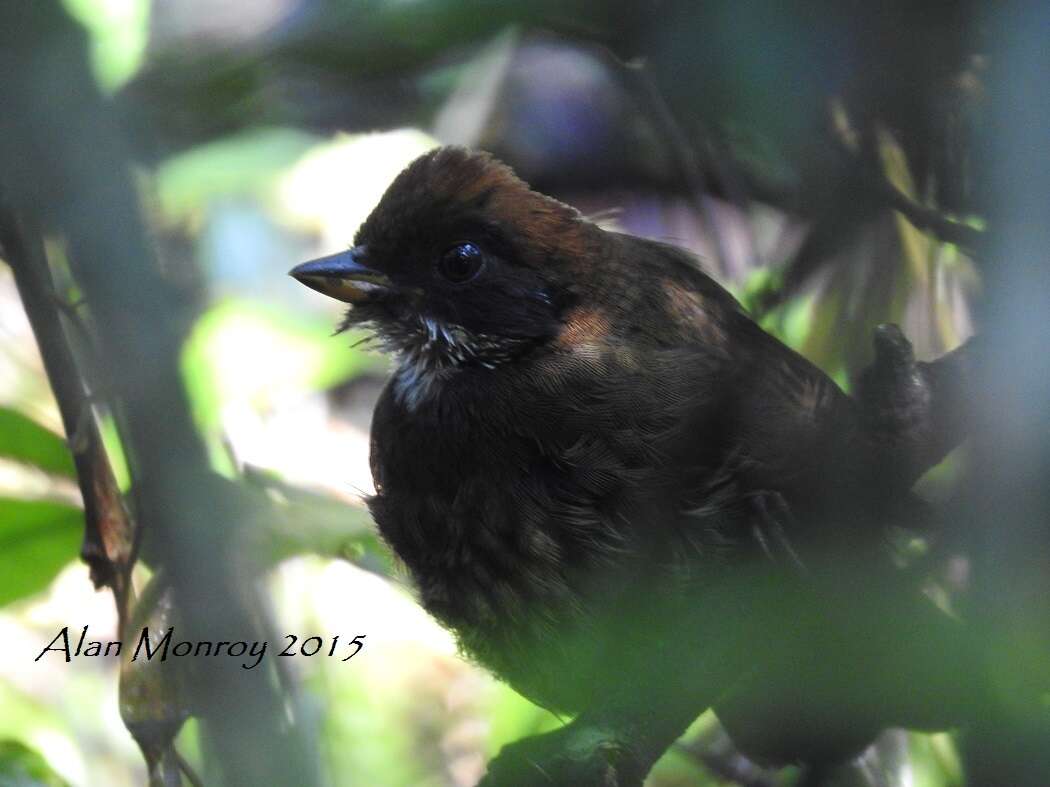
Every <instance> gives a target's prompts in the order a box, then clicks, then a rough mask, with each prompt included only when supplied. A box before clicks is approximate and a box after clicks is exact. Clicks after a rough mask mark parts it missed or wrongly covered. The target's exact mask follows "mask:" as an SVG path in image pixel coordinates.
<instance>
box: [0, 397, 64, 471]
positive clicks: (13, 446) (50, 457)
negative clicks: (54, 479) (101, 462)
mask: <svg viewBox="0 0 1050 787" xmlns="http://www.w3.org/2000/svg"><path fill="white" fill-rule="evenodd" d="M0 457H5V458H7V459H14V460H16V461H19V462H25V463H26V464H27V465H33V466H34V467H39V468H40V469H41V470H44V471H46V472H48V473H54V474H55V475H63V476H66V477H68V478H76V477H77V471H76V468H75V467H74V466H73V456H72V454H71V453H70V451H69V446H67V445H66V441H65V440H64V439H62V437H61V436H60V435H57V434H55V433H54V432H52V431H51V430H50V429H45V428H44V427H43V426H41V425H40V424H38V423H37V422H36V421H34V420H33V419H31V418H29V417H27V416H25V415H23V414H22V413H20V412H18V411H17V410H11V409H9V408H7V407H0Z"/></svg>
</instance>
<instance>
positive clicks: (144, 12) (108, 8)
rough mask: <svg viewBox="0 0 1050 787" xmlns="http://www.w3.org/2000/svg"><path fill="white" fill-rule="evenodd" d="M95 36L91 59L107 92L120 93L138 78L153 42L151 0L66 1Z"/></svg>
mask: <svg viewBox="0 0 1050 787" xmlns="http://www.w3.org/2000/svg"><path fill="white" fill-rule="evenodd" d="M64 3H65V6H66V9H67V10H68V11H69V13H70V14H71V15H72V16H73V17H75V18H76V19H77V20H79V21H80V23H81V24H83V25H84V27H86V28H87V30H88V32H89V33H90V35H91V59H92V61H93V65H94V68H95V76H96V77H97V78H98V81H99V84H100V85H101V86H102V88H103V89H105V90H108V91H113V90H116V89H117V88H119V87H121V86H122V85H123V84H124V83H125V82H127V81H128V80H129V79H131V77H132V76H134V74H135V72H136V71H138V68H139V66H140V65H142V60H143V58H144V56H145V54H146V44H147V42H148V40H149V12H150V0H64Z"/></svg>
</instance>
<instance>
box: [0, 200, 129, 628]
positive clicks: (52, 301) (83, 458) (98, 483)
mask: <svg viewBox="0 0 1050 787" xmlns="http://www.w3.org/2000/svg"><path fill="white" fill-rule="evenodd" d="M26 224H27V223H26V222H19V221H18V219H17V218H16V216H15V214H14V213H13V212H11V211H9V210H4V209H3V206H2V205H0V246H2V247H3V254H4V257H5V259H6V260H7V262H8V264H10V266H11V268H12V270H13V271H14V275H15V284H16V286H17V287H18V295H19V297H20V298H21V300H22V304H23V306H24V307H25V311H26V315H27V317H28V318H29V324H30V326H31V327H32V329H33V335H34V336H35V337H36V342H37V346H38V347H39V349H40V355H41V358H42V359H43V361H44V369H45V371H46V372H47V376H48V380H49V381H50V383H51V388H52V391H53V392H54V395H55V400H56V401H57V403H58V409H59V413H60V414H61V416H62V425H63V427H64V428H65V432H66V439H67V441H68V443H69V446H70V449H71V451H72V454H73V463H74V465H75V467H76V471H77V483H78V485H79V486H80V494H81V497H82V498H83V501H84V542H83V546H82V547H81V550H80V556H81V557H82V558H83V560H84V562H86V563H87V564H88V565H89V566H90V567H91V579H92V581H93V582H94V583H95V587H102V586H103V585H106V586H108V587H110V588H111V589H112V591H113V595H114V598H115V600H116V604H117V613H118V616H119V619H120V622H121V627H123V623H124V621H125V620H126V617H127V592H128V588H129V578H130V572H131V566H132V565H133V563H134V560H133V552H134V529H133V526H132V523H131V520H130V518H129V517H128V513H127V511H126V509H125V508H124V501H123V498H122V497H121V494H120V490H119V489H118V488H117V483H116V479H115V478H114V476H113V470H112V468H111V467H110V464H109V459H108V457H107V456H106V452H105V448H104V446H103V443H102V436H101V434H100V433H99V430H98V424H97V422H96V421H95V418H94V415H93V413H92V408H91V402H90V401H89V399H88V396H87V394H86V392H85V390H84V386H83V384H82V382H81V376H80V374H79V373H78V370H77V363H76V360H75V358H74V356H73V352H72V350H71V349H70V346H69V342H68V340H67V337H66V334H65V332H64V331H63V329H62V321H61V319H60V316H59V302H58V295H57V294H56V293H55V290H54V285H53V283H52V281H51V274H50V271H49V270H48V266H47V258H46V256H45V253H44V246H43V241H42V239H41V238H40V236H39V234H36V233H33V232H32V231H30V230H29V229H28V227H27V226H26Z"/></svg>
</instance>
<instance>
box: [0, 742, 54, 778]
mask: <svg viewBox="0 0 1050 787" xmlns="http://www.w3.org/2000/svg"><path fill="white" fill-rule="evenodd" d="M0 784H2V785H4V787H64V785H65V784H66V782H65V781H64V780H63V779H62V778H61V777H60V776H59V775H58V774H57V773H55V772H54V771H53V770H51V767H50V766H49V765H48V764H47V761H46V760H45V759H44V758H43V757H41V756H40V754H39V753H37V752H35V751H33V749H30V748H29V747H28V746H26V745H25V744H23V743H21V742H20V741H14V740H0Z"/></svg>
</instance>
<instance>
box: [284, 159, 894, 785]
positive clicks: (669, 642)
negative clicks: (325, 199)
mask: <svg viewBox="0 0 1050 787" xmlns="http://www.w3.org/2000/svg"><path fill="white" fill-rule="evenodd" d="M291 273H292V275H293V276H294V277H295V278H296V279H298V280H299V281H301V282H302V283H303V284H306V285H307V286H309V287H312V288H314V289H316V290H318V291H319V292H322V293H324V294H326V295H329V296H332V297H334V298H338V299H340V300H342V301H346V302H347V303H349V304H350V309H349V311H348V313H347V315H346V318H345V320H344V322H343V324H342V328H344V329H348V328H364V329H365V330H367V331H369V332H371V334H372V335H373V336H374V338H375V340H376V341H377V342H378V345H379V347H381V348H382V349H383V350H385V351H386V352H389V353H391V354H393V355H394V356H395V358H396V360H397V368H396V371H395V372H394V374H393V376H392V378H391V379H390V381H389V384H388V385H387V386H386V389H385V390H384V392H383V394H382V396H381V397H380V400H379V402H378V404H377V405H376V410H375V415H374V420H373V425H372V451H371V465H372V473H373V476H374V479H375V488H376V494H375V496H374V497H372V498H371V499H370V501H369V506H370V509H371V512H372V514H373V516H374V518H375V521H376V523H377V524H378V527H379V530H380V532H381V533H382V535H383V537H384V538H385V539H386V541H387V542H388V543H389V545H390V547H391V548H392V549H393V551H394V552H395V553H396V554H397V556H398V557H399V558H400V559H401V560H402V561H403V562H404V564H405V566H406V567H407V568H408V570H409V572H410V573H411V576H412V579H413V580H414V582H415V584H416V586H417V587H418V590H419V594H420V598H421V601H422V604H423V606H424V607H425V608H426V609H427V610H428V611H429V612H430V613H431V614H432V615H433V616H434V617H436V618H437V619H438V620H439V621H440V622H441V623H443V624H444V625H445V626H447V627H448V628H450V629H451V630H452V631H453V632H455V634H456V636H457V637H458V639H459V642H460V644H461V647H462V649H463V651H464V652H465V654H467V655H468V656H469V657H470V658H472V659H475V660H477V661H478V662H480V663H481V664H483V665H485V666H486V667H488V668H489V669H491V670H492V671H493V672H495V673H496V674H497V675H499V676H500V677H502V678H503V679H505V680H506V681H508V682H509V683H510V684H511V685H512V686H513V687H514V688H516V689H517V690H518V691H520V692H521V693H522V694H524V695H525V696H526V697H529V698H530V699H532V700H534V701H535V702H537V703H539V704H540V705H543V706H545V707H548V708H551V709H553V710H555V711H557V712H561V713H566V714H571V715H574V716H577V727H576V728H575V729H576V730H577V732H579V731H581V730H582V729H583V727H582V726H580V725H581V724H582V722H580V721H579V720H580V719H582V718H586V719H589V720H590V721H592V722H593V726H592V727H591V728H589V729H601V730H606V731H608V734H609V737H610V741H612V742H611V743H610V742H609V741H599V743H600V744H601V745H595V746H590V744H589V743H588V741H589V740H590V739H588V738H587V737H586V735H584V734H583V733H582V732H580V734H579V735H578V736H577V737H576V738H572V739H570V738H568V737H563V738H561V739H556V738H551V739H546V740H542V739H541V740H540V741H539V742H538V743H535V744H532V745H531V747H530V745H526V746H525V748H522V749H519V750H517V751H516V754H517V755H519V756H518V757H517V760H516V762H517V763H518V764H519V765H520V766H521V767H522V768H523V770H522V771H521V772H520V773H519V772H517V771H514V767H517V766H514V765H507V766H506V767H507V768H508V769H509V770H505V771H503V772H502V774H503V775H502V776H499V777H496V778H495V781H498V782H499V783H507V784H511V783H514V784H517V783H533V782H535V783H540V784H545V783H554V782H555V781H556V780H557V779H561V781H560V782H558V783H565V784H570V783H579V784H584V783H585V782H588V783H589V782H590V781H593V782H594V783H602V784H605V783H610V784H612V783H616V779H619V783H621V784H625V783H630V782H631V781H632V780H635V781H636V780H638V779H640V778H641V776H642V775H644V772H645V771H646V770H647V768H648V766H650V765H651V764H652V761H653V760H654V759H655V758H656V757H658V756H659V754H660V752H662V751H663V749H664V748H666V746H667V745H669V744H670V743H671V742H672V741H673V740H674V738H675V737H677V735H678V734H680V732H681V731H682V729H683V728H684V727H685V726H686V725H688V723H689V722H690V721H691V720H692V719H693V718H694V717H695V716H696V715H698V714H699V713H700V712H702V711H703V710H704V709H705V708H707V707H709V706H711V705H716V706H719V711H720V713H723V715H724V716H725V718H726V719H732V718H735V717H741V718H744V721H743V722H738V723H734V724H729V725H728V726H729V728H730V732H731V733H733V734H734V736H735V737H737V738H738V743H740V742H743V743H745V744H746V746H745V749H746V751H747V752H748V753H751V754H755V755H758V756H762V757H765V758H767V759H796V760H797V759H806V758H810V759H813V758H818V759H819V758H823V759H829V758H830V759H834V758H836V757H847V756H850V755H852V754H854V753H856V751H857V750H859V749H860V748H863V746H864V745H866V743H867V742H868V741H869V740H870V738H871V737H872V736H873V735H874V734H875V733H877V731H878V729H879V728H880V726H884V725H883V721H884V720H883V719H882V718H881V717H879V718H875V717H873V718H872V719H871V720H870V723H867V722H865V723H863V724H861V729H860V730H850V731H848V732H847V731H844V730H842V729H840V727H841V724H840V722H841V719H840V718H838V717H837V716H836V714H835V713H832V714H831V715H830V716H829V718H828V721H827V722H826V723H821V722H820V720H819V719H817V720H816V721H814V720H813V717H814V715H816V716H817V717H819V716H820V711H821V709H820V708H819V707H818V708H809V707H806V708H803V705H804V704H805V698H799V697H796V696H794V694H793V695H792V697H790V698H786V697H785V696H784V692H782V691H781V692H780V693H779V694H777V702H778V703H780V706H779V707H777V708H774V709H770V708H761V707H760V706H761V705H762V698H763V697H765V696H767V695H769V694H770V691H769V690H768V688H762V689H760V690H755V691H751V690H750V689H749V688H748V687H749V685H750V683H749V682H750V681H753V680H754V679H755V676H756V675H763V674H766V673H769V674H771V675H772V674H774V673H775V675H776V679H777V680H786V681H788V682H789V683H790V682H792V681H795V680H796V679H797V676H796V673H795V672H793V670H794V666H793V663H792V662H791V659H792V658H796V657H797V658H800V659H801V658H803V657H802V656H800V655H799V654H800V653H803V650H802V649H801V648H802V646H801V645H798V648H800V649H797V650H793V648H795V647H796V645H797V643H795V640H796V639H798V640H803V639H806V638H807V637H803V636H802V635H801V634H799V635H798V636H797V637H796V636H795V635H796V634H797V633H798V632H801V631H803V630H808V629H807V627H810V628H812V629H814V630H817V629H822V627H823V625H824V624H823V623H822V622H821V621H824V620H826V619H827V618H826V617H825V618H819V619H818V618H812V619H810V618H808V617H807V615H808V614H809V613H806V614H798V615H796V614H795V612H794V611H793V610H794V609H795V608H796V607H798V606H799V605H803V606H806V608H807V609H812V608H815V607H820V604H817V605H815V607H814V605H813V604H809V603H808V602H807V601H805V600H804V599H806V598H808V596H807V595H806V594H808V593H811V590H810V589H809V588H811V587H816V586H821V583H820V581H814V580H811V577H812V576H813V575H814V574H819V573H822V570H821V569H819V568H818V567H819V566H821V565H823V564H824V563H826V562H828V561H825V560H824V556H825V555H838V554H840V553H841V550H843V549H845V550H846V553H847V554H851V555H853V556H854V557H855V561H854V562H853V563H850V562H849V561H841V560H837V559H836V561H834V565H837V566H839V570H838V574H837V575H836V577H837V578H836V580H835V581H836V582H841V583H842V586H847V585H848V584H849V581H848V578H847V579H846V580H843V578H842V576H841V575H849V574H850V573H851V570H852V569H851V568H845V567H844V566H847V565H848V566H851V567H852V566H854V565H861V566H867V565H868V564H873V563H878V562H879V561H880V560H881V559H882V558H881V556H880V555H881V553H880V552H879V547H878V545H879V543H880V539H881V535H880V532H879V527H878V526H877V524H876V522H877V519H878V516H879V515H880V513H882V512H884V510H885V508H886V503H885V499H886V497H887V492H886V486H887V484H873V483H871V482H872V479H873V478H875V477H880V476H881V475H883V471H882V469H881V468H880V466H879V464H880V463H883V462H884V461H885V456H884V452H883V454H880V452H879V450H872V449H870V447H869V444H870V442H871V441H870V440H869V439H868V436H867V433H866V431H865V430H866V428H867V427H866V426H865V423H866V420H865V418H864V417H863V416H862V413H861V411H860V407H859V406H858V404H857V403H856V402H855V401H854V400H853V399H851V398H850V397H848V396H847V395H846V394H844V393H843V392H842V391H841V390H840V389H839V388H838V386H836V385H835V384H834V383H833V382H832V381H831V380H830V379H829V378H828V377H827V376H826V375H825V374H824V373H823V372H821V371H820V370H819V369H817V368H816V367H815V366H813V364H811V363H810V362H809V361H807V360H806V359H805V358H803V357H801V356H800V355H798V354H797V353H795V352H793V351H792V350H790V349H789V348H787V347H786V346H785V345H783V344H782V343H780V342H779V341H778V340H776V339H775V338H773V337H772V336H770V335H769V334H767V333H765V332H764V331H763V330H761V329H760V328H759V327H758V326H757V325H756V324H755V323H754V322H753V321H752V320H751V319H750V318H749V317H748V315H747V314H746V313H745V312H744V311H743V309H742V308H741V306H740V305H739V304H738V303H737V301H736V300H735V299H734V298H733V297H732V296H731V295H730V294H729V293H728V292H727V291H726V290H725V289H723V288H722V287H721V286H719V285H718V284H717V283H716V282H715V281H714V280H712V279H711V278H710V277H708V276H707V275H705V274H704V273H703V272H702V271H701V269H700V267H699V265H698V263H697V261H696V260H695V259H694V258H693V257H692V256H691V255H690V254H688V253H687V252H685V251H683V250H681V249H678V248H676V247H674V246H670V245H667V244H664V243H658V242H655V241H651V240H645V239H642V238H637V237H633V236H630V235H625V234H620V233H616V232H610V231H607V230H604V229H602V228H600V227H598V226H597V225H595V224H593V223H591V222H589V221H587V220H586V219H585V218H583V217H582V216H581V215H580V214H579V213H578V212H577V211H576V210H574V209H573V208H571V207H569V206H568V205H565V204H563V203H561V202H558V201H557V200H554V199H552V198H550V197H547V196H544V195H542V194H539V193H536V192H534V191H532V190H530V189H529V187H528V186H527V185H526V184H525V183H524V182H522V181H521V180H519V179H518V178H517V177H516V176H515V175H514V174H513V172H512V171H511V170H510V169H509V168H507V167H506V166H504V165H503V164H501V163H499V162H498V161H496V160H494V159H492V158H491V157H489V156H488V155H485V154H478V153H472V152H469V151H467V150H464V149H460V148H441V149H438V150H435V151H433V152H431V153H428V154H426V155H424V156H422V157H421V158H419V159H417V160H416V161H415V162H414V163H412V164H411V165H410V166H409V167H408V168H407V169H405V170H404V171H403V172H402V173H401V174H400V175H399V176H398V177H397V179H396V180H395V181H394V182H393V184H392V185H391V186H390V187H389V189H388V190H387V191H386V193H385V195H384V196H383V198H382V200H381V201H380V203H379V205H378V206H377V207H376V208H375V210H374V211H373V213H372V214H371V216H370V217H369V218H368V220H367V221H366V222H365V223H364V224H363V225H362V226H361V228H360V230H359V231H358V233H357V236H356V237H355V239H354V246H353V248H351V249H350V250H349V251H345V252H342V253H339V254H335V255H332V256H330V257H326V258H323V259H320V260H316V261H313V262H308V263H305V264H303V265H300V266H298V267H296V268H295V269H294V270H293V271H292V272H291ZM891 475H892V474H891ZM913 480H914V479H911V480H910V481H908V482H907V483H908V484H910V482H911V481H913ZM871 489H878V490H879V491H878V494H877V495H876V494H874V493H873V492H871V491H870V490H871ZM901 491H903V492H904V493H906V492H907V490H906V489H904V490H901ZM887 562H888V561H887ZM832 573H835V572H832ZM767 577H777V579H776V580H775V581H773V580H769V581H767V579H766V578H767ZM785 577H786V578H788V579H786V580H784V579H783V578H785ZM785 582H786V583H787V584H785ZM788 587H790V588H792V590H790V591H788V590H787V589H786V588H788ZM792 594H794V595H792ZM818 596H819V594H818ZM825 611H826V610H825ZM813 614H816V613H813ZM827 614H828V615H830V616H831V617H834V616H835V614H836V613H835V612H828V613H827ZM803 620H805V622H800V621H803ZM785 621H786V622H785ZM796 624H797V625H796ZM772 625H779V630H780V632H781V634H784V636H783V637H782V638H781V639H780V640H778V639H777V638H776V637H777V636H779V635H773V634H772V633H770V632H771V628H770V626H772ZM847 628H848V626H847ZM785 632H786V634H785ZM876 636H877V635H876ZM843 637H845V638H850V637H853V634H849V635H847V634H843ZM828 639H829V642H825V643H823V644H822V645H821V647H822V648H824V649H825V651H827V650H828V649H830V648H833V647H834V645H833V644H830V640H831V639H833V638H831V637H828ZM851 642H853V643H854V644H851V645H850V647H856V648H862V647H866V644H865V645H863V646H862V645H860V644H856V643H855V640H851ZM864 643H867V639H864ZM846 650H849V648H846ZM779 653H786V654H787V655H786V656H784V657H783V658H780V657H779V656H778V654H779ZM866 653H867V654H868V657H869V658H874V659H877V656H875V655H873V654H874V653H875V650H873V649H871V648H869V649H867V650H866ZM792 654H794V655H792ZM785 660H786V661H785ZM800 670H802V671H804V672H805V674H806V675H807V677H808V678H812V679H813V680H816V681H819V680H823V679H824V677H826V676H824V675H823V673H821V671H820V670H819V669H814V668H813V667H812V665H811V664H805V665H803V666H802V667H800ZM818 673H819V674H818ZM799 674H801V672H800V673H799ZM793 688H794V687H793ZM795 693H799V692H795ZM720 703H725V708H724V711H723V708H722V706H721V705H720ZM800 703H801V704H800ZM822 703H823V700H821V701H820V702H817V704H818V705H819V704H822ZM823 704H826V703H823ZM756 706H757V707H759V711H760V713H759V715H762V714H764V715H765V720H764V721H763V723H762V724H760V725H759V728H755V729H753V730H752V729H749V727H748V722H747V721H746V716H747V713H743V712H740V711H742V710H743V711H748V712H750V710H752V709H754V708H755V707H756ZM840 710H841V709H836V711H840ZM785 714H787V715H788V716H792V715H794V718H792V719H788V720H785V719H784V718H783V717H784V715H785ZM854 715H856V714H854ZM861 715H863V714H861ZM777 718H779V719H780V720H779V721H778V722H777V724H776V725H774V727H773V732H772V733H770V732H769V731H768V730H766V729H765V727H767V726H768V725H769V724H770V723H771V722H770V721H769V720H770V719H777ZM570 726H571V725H570ZM734 728H735V729H734ZM603 734H604V733H603ZM770 735H772V739H771V738H770ZM599 737H600V736H599ZM605 744H609V745H605ZM565 746H568V748H569V749H572V747H573V746H577V747H578V748H579V749H580V751H583V750H586V753H585V754H581V755H580V757H579V759H580V761H579V762H574V763H570V765H571V767H570V769H569V771H565V772H572V773H575V774H576V775H575V776H572V777H571V778H570V777H566V776H565V775H564V772H559V774H555V773H554V771H553V770H552V768H553V767H554V766H552V765H551V763H550V762H548V759H550V760H556V759H557V757H559V756H561V757H562V758H563V759H564V757H565V756H566V755H564V754H558V753H557V752H558V751H560V750H561V749H564V748H565ZM649 748H652V751H649V750H648V749H649ZM595 751H597V752H599V755H594V752H595ZM595 757H597V762H596V761H595ZM503 759H504V758H503V757H501V758H500V760H503ZM569 759H570V760H571V759H572V757H571V756H570V757H569ZM627 760H633V765H632V766H625V765H624V762H625V761H627ZM562 764H563V765H564V763H562ZM557 767H558V768H561V765H558V766H557ZM572 767H574V768H576V769H577V770H576V771H572ZM563 771H564V769H563ZM495 772H496V773H500V772H499V771H498V769H497V771H495ZM514 774H516V775H514ZM625 774H626V775H625ZM490 778H494V777H492V776H491V775H490ZM576 779H578V780H579V781H574V780H576Z"/></svg>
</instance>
